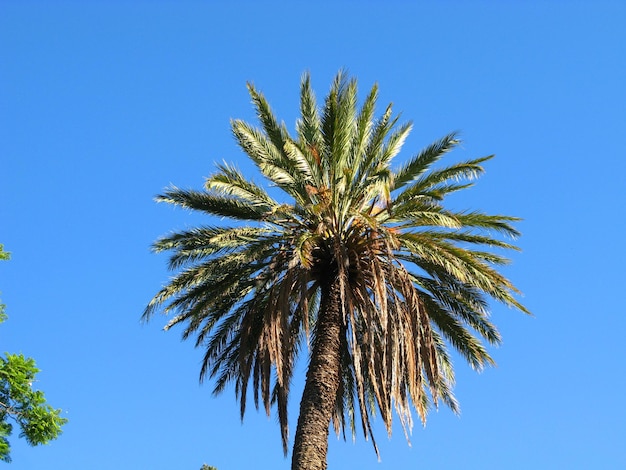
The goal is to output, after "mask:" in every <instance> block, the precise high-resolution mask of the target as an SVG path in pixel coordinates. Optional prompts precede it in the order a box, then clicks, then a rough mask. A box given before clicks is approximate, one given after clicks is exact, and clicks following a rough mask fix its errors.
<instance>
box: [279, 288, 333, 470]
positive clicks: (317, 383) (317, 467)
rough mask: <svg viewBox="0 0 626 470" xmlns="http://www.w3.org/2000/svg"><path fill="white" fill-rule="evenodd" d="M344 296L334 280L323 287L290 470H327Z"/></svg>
mask: <svg viewBox="0 0 626 470" xmlns="http://www.w3.org/2000/svg"><path fill="white" fill-rule="evenodd" d="M341 323H342V316H341V294H340V291H339V281H338V279H337V278H336V276H334V279H332V280H330V281H329V282H328V283H326V285H325V286H323V287H322V298H321V305H320V311H319V315H318V318H317V323H316V326H315V338H314V341H313V350H312V353H311V362H310V363H309V369H308V371H307V374H306V384H305V386H304V392H303V393H302V401H301V402H300V416H299V417H298V427H297V428H296V437H295V440H294V445H293V455H292V460H291V470H325V469H326V465H327V464H326V454H327V452H328V432H329V426H330V420H331V417H332V414H333V410H334V408H335V400H336V399H337V390H338V389H339V383H340V366H341V362H340V351H339V347H340V335H341V330H342V328H341Z"/></svg>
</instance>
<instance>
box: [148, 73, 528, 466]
mask: <svg viewBox="0 0 626 470" xmlns="http://www.w3.org/2000/svg"><path fill="white" fill-rule="evenodd" d="M248 90H249V92H250V96H251V97H252V102H253V104H254V107H255V109H256V112H257V116H258V118H259V121H260V124H261V127H260V128H257V127H254V126H252V125H250V124H247V123H246V122H243V121H240V120H234V121H232V130H233V134H234V136H235V138H236V140H237V142H238V144H239V146H240V147H241V148H242V149H243V151H244V152H245V153H246V154H247V156H248V157H249V158H250V159H251V160H252V161H253V162H254V163H255V164H256V166H257V167H258V169H259V170H260V172H261V173H262V174H263V176H264V177H265V178H266V179H267V180H268V181H269V183H270V186H273V187H275V188H278V189H279V190H282V196H280V198H279V199H275V198H274V197H273V195H271V194H270V193H269V192H267V191H266V190H265V189H264V188H263V187H262V186H260V185H258V184H257V183H255V182H253V181H252V180H249V179H247V178H245V177H244V175H243V174H242V173H241V172H240V171H238V170H237V169H236V168H234V167H233V166H229V165H226V164H222V165H219V166H218V171H217V172H216V173H215V174H213V175H212V176H210V177H209V178H208V179H207V180H206V183H205V188H204V190H202V191H197V190H187V189H179V188H176V187H172V188H170V189H168V190H166V191H165V192H164V193H163V194H162V195H160V196H158V197H157V200H158V201H160V202H166V203H169V204H174V205H177V206H180V207H183V208H187V209H191V210H194V211H199V212H203V213H206V214H209V215H214V216H219V217H224V218H227V219H231V220H233V221H234V222H236V223H235V224H233V225H232V226H201V227H197V228H194V229H190V230H185V231H179V232H175V233H173V234H170V235H167V236H164V237H163V238H161V239H159V240H157V241H156V242H155V244H154V250H155V251H156V252H164V251H169V252H171V258H170V262H169V267H170V268H171V269H172V270H174V271H177V274H176V275H175V277H174V278H173V279H172V280H171V281H170V282H169V284H167V285H166V286H165V287H163V288H162V289H161V290H160V291H159V292H158V293H157V294H156V296H155V297H154V298H153V299H152V301H151V302H150V303H149V305H148V306H147V308H146V310H145V312H144V318H145V319H149V318H150V317H151V316H152V314H153V313H154V312H155V311H157V310H160V311H162V312H164V313H173V314H174V316H173V318H172V319H171V320H170V321H169V323H168V324H167V326H166V329H169V328H170V327H172V326H174V325H177V324H182V325H184V332H183V337H184V338H185V339H186V338H190V337H193V336H195V342H196V345H197V346H198V347H202V348H203V349H204V351H205V353H204V360H203V362H202V368H201V372H200V377H201V380H202V379H204V378H205V377H207V376H210V377H212V378H213V379H214V380H215V390H214V391H215V393H219V392H221V391H223V390H224V388H225V387H226V385H227V384H228V383H234V386H235V392H236V394H237V396H238V398H239V400H240V404H241V414H242V416H243V414H244V411H245V408H246V403H247V398H248V390H249V387H250V386H251V387H252V393H253V398H254V403H255V405H256V406H257V408H258V406H259V404H262V406H263V407H264V408H265V410H266V412H267V413H268V414H269V413H270V410H271V407H272V406H276V407H277V410H278V417H279V422H280V427H281V434H282V442H283V449H284V451H285V453H287V449H288V448H287V445H288V422H287V400H288V397H289V391H290V386H291V382H292V379H293V372H294V370H295V367H294V364H295V363H296V360H297V358H298V356H299V355H301V354H302V353H304V354H305V355H306V356H307V359H308V361H309V366H308V371H307V374H306V382H305V388H304V392H303V395H302V399H301V402H300V414H299V419H298V424H297V427H296V433H295V440H294V446H293V453H292V469H294V470H296V469H298V470H299V469H324V468H326V453H327V446H328V433H329V430H330V425H331V423H332V425H333V427H334V429H335V431H336V432H337V433H338V434H339V433H342V432H343V435H344V437H345V429H346V427H348V428H349V430H350V432H351V433H352V434H353V435H354V433H355V432H356V428H357V427H360V428H361V429H362V432H363V434H364V435H365V437H366V438H371V439H372V442H373V443H374V448H376V443H375V441H374V439H373V435H372V424H371V417H372V416H374V414H375V413H376V412H378V413H379V414H380V417H381V419H382V421H383V422H384V424H385V426H386V428H387V431H388V432H389V433H390V432H391V425H392V411H393V410H394V409H395V411H396V412H397V414H398V416H399V417H400V421H401V423H402V425H403V427H404V428H405V431H407V432H408V431H409V430H410V428H411V426H412V423H413V421H412V409H413V408H414V409H415V410H416V411H417V414H418V415H419V417H420V418H421V419H422V421H423V420H425V419H426V415H427V411H428V409H429V407H430V406H431V405H432V404H438V403H440V402H442V403H445V404H446V405H448V406H449V407H450V408H452V410H454V411H457V402H456V400H455V398H454V396H453V394H452V386H453V384H454V372H453V368H452V361H451V357H450V353H449V349H448V348H449V346H452V347H453V348H454V349H456V350H457V351H458V352H459V353H460V354H461V356H463V357H464V358H465V359H466V360H467V361H468V363H469V364H470V365H471V366H472V367H473V368H475V369H478V370H480V369H482V368H483V367H485V366H487V365H490V364H493V359H492V358H491V357H490V356H489V354H488V351H487V350H486V349H485V347H484V345H483V343H482V341H481V340H480V338H482V339H483V340H484V341H486V342H487V343H491V344H498V343H499V342H500V335H499V333H498V331H497V329H496V327H495V326H494V325H493V323H492V322H491V321H490V319H489V316H488V304H487V299H488V298H493V299H495V300H497V301H500V302H502V303H503V304H505V305H508V306H512V307H515V308H517V309H519V310H521V311H523V312H527V310H526V309H525V308H524V307H523V306H522V305H521V304H520V303H519V302H518V301H517V300H516V299H515V298H514V295H515V293H516V292H517V290H516V289H515V287H514V286H513V285H512V283H511V282H510V281H509V280H507V279H506V278H505V277H503V276H502V274H500V273H499V271H498V270H497V267H498V266H499V265H503V264H505V263H506V262H507V259H506V258H504V257H503V256H502V255H501V254H498V251H502V249H504V250H507V249H515V246H513V245H512V244H510V243H508V242H505V241H503V239H502V237H499V236H498V237H497V236H496V235H503V236H508V237H516V236H518V232H517V230H515V229H514V228H513V226H512V225H511V224H512V223H513V222H514V221H516V220H518V219H516V218H514V217H508V216H502V215H488V214H485V213H482V212H479V211H455V210H450V209H447V208H446V207H445V206H444V205H443V202H444V198H445V197H446V196H447V195H448V194H450V193H453V192H455V191H459V190H462V189H465V188H467V187H469V186H471V184H472V183H471V181H470V180H472V179H473V178H475V177H477V176H478V175H480V174H481V173H482V172H483V168H482V163H484V162H485V161H486V160H488V159H489V158H491V157H485V158H478V159H474V160H470V161H465V162H461V163H455V164H451V165H449V166H443V167H439V168H434V167H433V165H434V164H435V163H436V162H438V161H439V160H440V159H441V157H442V156H443V155H444V154H446V153H447V152H448V151H450V150H452V149H453V148H454V147H455V146H456V145H458V143H459V140H458V139H457V136H456V135H455V134H450V135H447V136H445V137H443V138H442V139H440V140H438V141H436V142H434V143H433V144H431V145H429V146H427V147H426V148H424V149H423V150H422V151H421V152H419V153H417V154H416V155H415V156H413V157H412V158H410V159H409V160H408V161H406V162H405V163H404V164H403V165H400V166H397V167H395V168H392V165H391V164H392V159H393V158H394V157H395V156H396V154H398V152H399V151H400V149H401V147H402V145H403V143H404V141H405V139H406V137H407V135H408V134H409V131H410V129H411V124H410V123H407V124H398V118H397V117H395V116H394V115H393V114H392V108H391V105H389V106H388V107H387V108H386V110H385V112H384V113H383V114H382V115H381V116H380V117H378V118H377V119H376V118H375V104H376V100H377V94H378V89H377V87H376V86H374V87H373V88H372V89H371V91H370V92H369V93H368V95H367V96H366V97H365V100H364V101H363V103H362V105H360V106H359V105H358V104H357V82H356V80H354V79H350V78H348V77H346V76H345V74H343V73H339V74H338V75H337V77H336V78H335V80H334V82H333V84H332V86H331V89H330V92H329V94H328V96H327V97H326V99H325V100H324V103H323V105H321V106H318V104H317V103H316V98H315V96H314V93H313V91H312V89H311V85H310V78H309V76H308V75H305V76H304V77H303V80H302V83H301V96H300V98H301V99H300V113H301V116H300V118H299V120H298V122H297V124H296V134H295V136H291V135H290V134H289V132H288V130H287V128H286V126H285V125H284V124H282V123H279V122H278V120H277V119H276V117H275V116H274V115H273V113H272V111H271V109H270V106H269V105H268V103H267V101H266V99H265V98H264V96H263V95H262V94H261V93H259V92H258V91H257V90H256V88H255V87H254V86H252V85H248ZM272 194H274V193H272ZM276 194H278V193H276ZM242 221H243V222H245V223H244V224H242ZM494 249H495V250H494ZM376 452H378V450H376Z"/></svg>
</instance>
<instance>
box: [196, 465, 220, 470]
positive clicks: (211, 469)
mask: <svg viewBox="0 0 626 470" xmlns="http://www.w3.org/2000/svg"><path fill="white" fill-rule="evenodd" d="M200 470H217V468H216V467H211V466H210V465H207V464H203V465H202V467H200Z"/></svg>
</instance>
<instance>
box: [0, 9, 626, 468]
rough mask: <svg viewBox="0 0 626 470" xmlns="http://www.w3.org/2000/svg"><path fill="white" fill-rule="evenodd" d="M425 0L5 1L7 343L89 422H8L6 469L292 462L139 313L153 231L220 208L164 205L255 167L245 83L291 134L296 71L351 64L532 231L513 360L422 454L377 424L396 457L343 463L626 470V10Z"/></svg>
mask: <svg viewBox="0 0 626 470" xmlns="http://www.w3.org/2000/svg"><path fill="white" fill-rule="evenodd" d="M415 3H416V4H410V3H409V2H386V3H385V4H384V6H383V4H382V2H381V3H380V4H379V3H375V2H373V1H369V2H368V1H365V2H356V1H354V2H352V1H350V2H335V3H330V2H328V3H326V2H291V3H286V2H285V3H280V2H270V3H264V4H262V5H261V2H244V3H234V2H233V4H232V5H231V4H228V5H227V3H226V2H221V3H220V4H215V5H214V4H211V3H209V2H188V1H187V2H165V1H159V2H130V1H128V2H123V1H116V2H114V1H111V2H105V1H96V2H78V1H75V2H30V1H20V2H18V1H7V0H0V164H1V166H0V168H1V173H0V175H1V179H2V181H1V184H0V201H1V202H0V243H3V244H4V245H5V249H7V250H8V251H10V252H12V259H11V261H9V262H5V263H2V265H0V290H1V291H2V297H1V298H2V301H3V303H5V304H6V305H7V313H8V314H9V320H8V321H7V322H6V323H5V324H3V325H2V326H0V344H2V347H1V348H0V350H2V351H10V352H22V353H24V354H26V355H29V356H32V357H34V358H35V359H36V360H37V363H38V365H39V367H40V368H41V369H42V372H41V373H40V375H39V382H38V383H37V384H36V385H37V386H38V387H40V388H41V389H42V390H44V391H45V393H46V395H47V397H48V399H49V401H50V402H51V403H52V404H53V405H54V406H56V407H60V408H62V409H63V410H64V416H66V417H67V418H69V420H70V422H69V424H67V426H66V427H65V432H64V434H63V435H62V436H61V437H60V438H59V439H58V440H57V441H55V442H53V443H52V444H50V445H48V446H44V447H38V448H29V447H28V446H27V445H26V444H25V443H24V442H23V440H21V439H18V438H17V436H14V438H13V439H12V445H13V454H12V457H13V460H14V463H13V464H12V468H14V469H16V470H17V469H19V470H21V469H35V468H48V469H59V470H73V469H81V470H82V469H85V468H89V469H111V468H120V469H173V468H176V469H192V470H194V469H199V468H200V466H201V465H202V463H203V462H206V463H208V464H211V465H214V466H217V467H218V468H219V469H220V470H227V469H243V468H276V469H287V468H289V459H288V458H287V459H285V458H284V457H283V455H282V450H281V444H280V433H279V428H278V425H277V424H276V418H275V417H274V416H272V417H270V418H269V419H268V418H267V417H266V416H265V414H264V413H261V412H259V413H257V412H255V411H254V408H253V407H252V405H250V406H249V412H248V413H247V415H246V418H245V421H244V423H243V424H241V422H240V420H239V415H238V413H239V411H238V410H239V409H238V405H237V403H236V401H235V398H234V393H232V391H230V390H227V391H226V393H225V394H223V395H221V396H220V397H217V398H214V397H213V396H212V394H211V390H212V387H211V384H210V383H207V384H204V385H202V386H200V385H199V384H198V372H199V366H200V360H201V356H202V352H201V351H200V350H195V349H194V348H193V347H192V344H191V343H183V342H181V340H180V331H170V332H167V333H165V332H163V331H161V327H162V326H163V325H164V324H165V322H166V319H165V318H163V317H156V318H155V319H154V321H152V322H151V323H149V324H147V325H142V324H141V323H140V321H139V320H140V315H141V312H142V310H143V308H144V306H145V304H146V303H147V302H148V301H149V300H150V298H151V297H152V295H153V294H154V293H156V291H157V290H158V289H159V287H160V286H161V285H162V283H164V282H165V281H166V280H167V279H168V275H169V274H168V272H167V271H166V258H165V257H164V256H157V255H154V254H151V253H150V250H149V246H150V244H151V242H152V241H153V240H154V239H155V238H157V237H158V236H160V235H162V234H165V233H167V232H168V231H170V230H174V229H180V228H184V227H188V226H193V225H194V224H199V223H206V222H208V221H207V220H206V219H202V218H199V217H198V216H196V215H192V214H189V213H185V212H182V211H177V210H174V209H173V208H170V207H166V206H163V205H157V204H156V203H154V202H153V196H154V195H155V194H157V193H159V192H160V191H161V190H162V189H163V188H164V187H166V186H168V185H170V184H175V185H177V186H180V187H190V188H200V187H201V185H202V183H203V179H204V177H206V176H208V175H209V174H210V173H211V172H212V171H213V168H214V166H213V165H214V162H220V161H222V160H226V161H229V162H235V163H237V164H238V165H239V166H240V167H242V168H244V169H247V168H249V167H248V166H247V164H246V162H245V161H244V158H243V155H242V154H241V152H240V151H239V150H238V148H237V147H236V146H235V144H234V141H233V138H232V137H231V134H230V130H229V119H231V118H242V119H246V120H249V121H252V120H253V119H254V114H253V111H252V108H251V106H250V103H249V98H248V95H247V92H246V89H245V83H246V81H253V82H254V83H255V85H256V86H257V87H258V88H259V89H261V90H262V91H263V92H264V93H265V94H266V96H267V97H268V99H269V101H270V103H271V104H272V106H273V108H274V110H275V112H276V113H277V114H278V115H279V116H280V117H281V118H282V119H283V120H284V121H285V122H286V123H287V125H288V126H289V127H290V128H293V123H294V120H295V118H296V112H297V109H298V86H299V80H300V76H301V75H302V73H303V72H304V71H305V70H309V71H310V72H311V75H312V80H313V84H314V87H315V89H316V90H317V94H318V96H320V97H321V96H324V94H325V93H326V91H327V90H328V88H329V86H330V81H331V79H332V77H333V76H334V74H335V73H336V72H337V70H339V69H340V68H342V67H345V68H347V69H348V70H349V72H350V73H351V74H352V75H354V76H356V77H358V79H359V83H360V89H361V91H362V92H365V90H368V89H369V88H370V87H371V85H372V84H373V83H374V82H377V83H378V84H379V86H380V100H379V110H380V111H381V112H382V109H383V107H384V106H385V105H386V104H387V103H388V102H390V101H393V102H394V105H395V109H396V110H397V111H401V112H402V116H403V118H404V119H406V120H412V121H413V122H414V130H413V133H412V134H411V136H410V138H409V139H408V141H407V143H406V144H405V147H404V151H403V152H402V153H401V154H400V156H399V157H398V162H402V161H403V159H406V158H409V157H410V156H412V155H413V154H414V153H415V152H417V151H418V150H419V149H420V148H422V147H423V146H424V145H426V144H428V143H430V142H431V141H433V140H435V139H437V138H439V137H441V136H443V135H445V134H446V133H448V132H449V131H451V130H460V131H461V135H462V137H463V139H464V144H463V147H462V148H461V149H460V150H457V151H456V152H454V153H453V154H451V155H450V157H449V160H448V162H450V161H453V160H455V159H457V160H461V159H469V158H473V157H477V156H483V155H487V154H492V153H495V154H496V155H497V157H496V158H495V159H494V160H491V161H489V162H488V163H487V164H486V169H487V172H486V174H485V176H484V177H483V178H481V179H480V180H479V181H478V183H477V185H476V186H475V187H474V188H473V189H471V190H470V191H466V192H465V194H463V195H462V196H459V197H456V198H455V199H454V200H453V201H452V202H453V204H455V205H458V206H459V207H466V208H480V209H482V210H485V211H487V212H491V213H505V214H510V215H516V216H520V217H522V218H523V219H524V221H523V222H522V223H520V224H519V229H520V230H521V231H522V233H523V236H522V238H521V239H520V240H519V245H520V246H521V247H522V249H523V252H522V253H520V254H515V255H514V256H513V263H512V265H511V266H508V267H507V268H506V270H505V272H506V274H507V275H508V276H509V277H510V278H512V279H513V281H514V282H515V283H516V284H517V285H518V286H519V288H520V289H521V290H522V291H523V292H524V297H523V302H524V303H525V304H526V305H527V307H528V308H530V309H531V310H532V311H533V313H534V315H535V316H534V317H532V318H531V317H527V316H524V315H522V314H520V313H518V312H515V311H512V310H508V309H506V308H503V307H501V306H500V305H494V306H493V316H494V319H495V322H496V323H497V324H498V325H499V327H500V329H501V332H502V334H503V337H504V344H503V345H502V346H501V347H499V348H497V349H495V350H493V351H492V354H493V356H494V358H495V359H496V361H497V363H498V366H497V367H496V368H492V369H490V370H486V371H484V372H483V373H481V374H476V373H474V372H473V371H471V370H470V369H469V367H468V366H466V365H465V364H463V362H462V361H460V360H457V361H456V369H457V380H458V384H457V386H456V389H455V391H456V395H457V398H458V399H459V400H460V402H461V408H462V414H461V416H460V417H456V416H454V415H453V414H452V413H451V412H450V411H448V410H447V409H441V410H439V411H438V412H433V413H431V415H430V416H429V420H428V423H427V426H426V428H422V427H421V426H420V425H419V424H417V425H416V427H415V428H414V430H413V434H412V437H411V441H412V446H411V447H409V446H407V444H406V440H405V438H404V436H403V433H402V429H401V427H400V426H399V423H398V425H396V426H395V430H394V431H395V432H394V434H393V436H392V438H391V439H388V438H387V436H386V433H385V431H384V427H383V426H382V423H377V427H376V431H377V433H376V434H377V438H378V442H379V445H380V448H381V461H380V462H378V461H377V459H376V456H375V454H374V452H373V450H372V449H371V446H370V444H369V443H368V442H365V441H364V440H363V439H362V437H361V436H358V437H357V441H356V443H352V442H351V441H350V439H349V440H348V442H343V440H339V441H338V440H337V439H336V438H335V437H334V435H332V436H331V439H330V442H331V444H330V450H329V468H331V469H342V468H344V469H357V468H358V469H380V470H383V469H396V468H431V469H432V468H442V469H448V468H465V469H502V468H507V469H529V468H546V469H554V468H594V469H596V468H606V469H613V468H624V467H626V447H624V445H623V442H624V438H625V437H626V432H625V431H624V426H623V423H624V421H625V420H626V411H625V408H624V406H623V404H622V398H623V395H624V387H625V386H626V361H624V356H625V354H624V346H623V332H624V331H625V330H626V317H625V316H624V314H623V306H622V304H621V302H620V300H619V299H620V298H621V297H620V295H621V292H622V291H623V280H622V273H623V269H622V268H623V266H624V263H625V262H626V257H625V256H624V251H623V246H624V236H623V233H624V229H625V228H626V224H625V217H624V215H625V214H624V203H625V196H624V194H625V188H626V184H625V181H624V179H625V177H624V175H625V174H626V163H625V162H624V150H623V143H622V139H623V137H624V135H625V134H626V132H625V131H626V91H625V90H626V87H625V86H624V84H625V83H626V61H625V58H626V29H625V28H624V23H625V20H626V4H624V3H623V2H618V1H614V2H604V1H597V2H564V1H558V2H557V1H555V2H521V1H520V2H513V1H510V2H495V1H479V2H461V1H457V2H453V1H444V2H415ZM302 386H303V384H302V380H299V381H297V383H296V384H294V390H293V395H292V398H291V405H292V406H291V412H290V416H291V420H290V421H291V430H292V431H291V432H292V435H293V432H294V430H295V429H294V426H295V423H296V418H297V405H298V403H299V399H300V396H299V394H300V391H301V389H302Z"/></svg>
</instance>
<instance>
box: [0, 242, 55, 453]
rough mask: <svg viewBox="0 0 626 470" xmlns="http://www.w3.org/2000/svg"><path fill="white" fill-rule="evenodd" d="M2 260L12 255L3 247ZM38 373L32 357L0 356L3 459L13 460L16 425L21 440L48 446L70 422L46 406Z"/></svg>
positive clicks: (0, 310)
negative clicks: (11, 439)
mask: <svg viewBox="0 0 626 470" xmlns="http://www.w3.org/2000/svg"><path fill="white" fill-rule="evenodd" d="M0 259H2V260H8V259H9V253H7V252H5V251H4V249H3V246H2V245H0ZM4 319H6V315H5V314H4V305H0V322H2V321H4ZM37 372H39V369H37V367H36V365H35V361H34V360H33V359H32V358H27V357H24V356H23V355H22V354H6V357H0V460H2V461H5V462H10V461H11V455H10V453H11V447H10V445H9V440H8V437H9V436H10V435H11V433H12V431H13V424H12V423H14V424H17V425H18V426H19V428H20V431H21V432H20V437H23V438H25V439H26V442H28V443H29V444H30V445H33V446H36V445H39V444H45V443H47V442H49V441H51V440H53V439H56V438H57V437H58V436H59V435H60V434H61V426H63V425H64V424H65V423H66V422H67V419H65V418H62V417H61V416H60V413H61V410H55V409H54V408H52V407H51V406H50V405H48V404H47V403H46V399H45V397H44V394H43V392H41V391H40V390H33V383H34V382H35V376H36V374H37Z"/></svg>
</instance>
